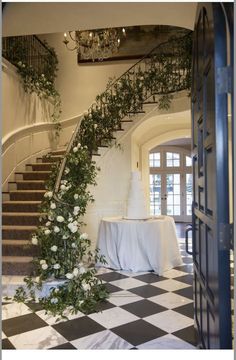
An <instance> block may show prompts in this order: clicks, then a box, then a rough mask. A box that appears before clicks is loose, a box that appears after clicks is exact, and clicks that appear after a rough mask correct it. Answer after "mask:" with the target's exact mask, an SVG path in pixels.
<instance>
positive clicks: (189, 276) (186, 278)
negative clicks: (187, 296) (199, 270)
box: [176, 274, 193, 286]
mask: <svg viewBox="0 0 236 360" xmlns="http://www.w3.org/2000/svg"><path fill="white" fill-rule="evenodd" d="M176 279H177V280H178V281H180V282H183V283H185V284H188V285H191V286H192V285H193V275H192V274H187V275H183V276H179V277H178V278H176Z"/></svg>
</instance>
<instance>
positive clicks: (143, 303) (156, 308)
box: [121, 299, 168, 318]
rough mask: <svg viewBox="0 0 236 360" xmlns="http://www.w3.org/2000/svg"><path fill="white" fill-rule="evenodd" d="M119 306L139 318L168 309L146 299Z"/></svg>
mask: <svg viewBox="0 0 236 360" xmlns="http://www.w3.org/2000/svg"><path fill="white" fill-rule="evenodd" d="M121 307H122V308H123V309H125V310H127V311H129V312H130V313H132V314H134V315H136V316H138V317H140V318H144V317H146V316H150V315H153V314H157V313H159V312H162V311H166V310H168V309H166V308H165V307H163V306H160V305H158V304H155V303H153V302H152V301H149V300H146V299H144V300H140V301H136V302H133V303H131V304H127V305H123V306H121Z"/></svg>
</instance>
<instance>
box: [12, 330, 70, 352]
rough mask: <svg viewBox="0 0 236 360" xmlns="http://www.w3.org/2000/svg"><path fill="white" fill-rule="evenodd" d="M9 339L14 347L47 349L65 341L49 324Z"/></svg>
mask: <svg viewBox="0 0 236 360" xmlns="http://www.w3.org/2000/svg"><path fill="white" fill-rule="evenodd" d="M9 340H10V342H11V343H12V344H13V345H14V346H15V348H16V349H25V350H37V349H48V348H51V347H55V346H57V345H61V344H64V343H66V342H67V340H66V339H65V338H64V337H63V336H62V335H60V334H59V333H58V332H57V331H56V330H55V329H53V328H52V327H50V326H48V327H43V328H40V329H36V330H32V331H27V332H24V333H22V334H19V335H15V336H11V337H9Z"/></svg>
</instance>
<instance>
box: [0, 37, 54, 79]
mask: <svg viewBox="0 0 236 360" xmlns="http://www.w3.org/2000/svg"><path fill="white" fill-rule="evenodd" d="M2 56H3V58H5V59H6V60H8V61H9V62H11V63H12V64H13V65H15V66H17V67H19V62H21V63H23V64H25V65H27V66H30V67H32V68H33V69H34V70H35V71H36V73H37V74H45V75H46V76H47V73H49V72H50V70H49V69H50V68H51V66H52V64H54V63H55V62H57V60H56V58H55V54H54V52H53V51H52V50H51V49H50V48H49V47H48V46H47V45H45V43H43V42H42V41H41V40H40V39H39V38H38V37H37V36H36V35H26V36H11V37H3V39H2Z"/></svg>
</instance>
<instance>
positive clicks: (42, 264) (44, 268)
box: [39, 260, 48, 270]
mask: <svg viewBox="0 0 236 360" xmlns="http://www.w3.org/2000/svg"><path fill="white" fill-rule="evenodd" d="M39 263H40V265H41V268H42V269H43V270H47V268H48V264H47V263H46V260H40V262H39Z"/></svg>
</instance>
